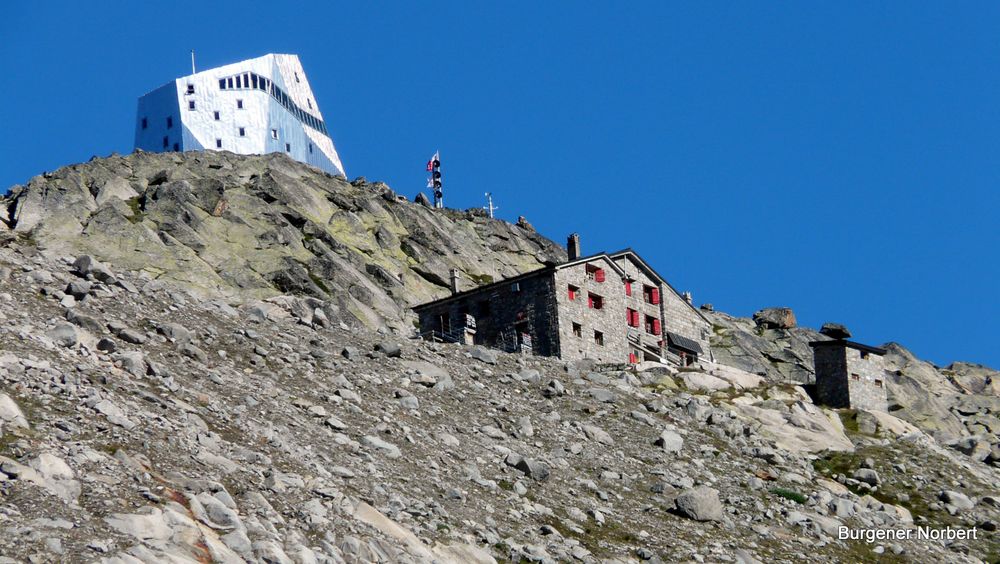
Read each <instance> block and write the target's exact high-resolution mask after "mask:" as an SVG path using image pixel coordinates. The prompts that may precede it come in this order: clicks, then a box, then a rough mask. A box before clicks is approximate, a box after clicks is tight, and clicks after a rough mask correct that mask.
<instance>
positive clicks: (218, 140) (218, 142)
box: [215, 139, 222, 149]
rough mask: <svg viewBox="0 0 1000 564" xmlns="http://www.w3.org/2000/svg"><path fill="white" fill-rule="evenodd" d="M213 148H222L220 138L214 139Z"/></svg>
mask: <svg viewBox="0 0 1000 564" xmlns="http://www.w3.org/2000/svg"><path fill="white" fill-rule="evenodd" d="M215 148H216V149H221V148H222V139H216V140H215Z"/></svg>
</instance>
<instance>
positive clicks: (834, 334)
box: [819, 323, 851, 339]
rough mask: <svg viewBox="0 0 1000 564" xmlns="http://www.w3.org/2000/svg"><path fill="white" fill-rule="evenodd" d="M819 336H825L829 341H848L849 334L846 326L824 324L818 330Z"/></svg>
mask: <svg viewBox="0 0 1000 564" xmlns="http://www.w3.org/2000/svg"><path fill="white" fill-rule="evenodd" d="M819 332H820V334H822V335H826V336H827V337H830V338H831V339H850V338H851V332H850V331H849V330H848V329H847V327H846V326H844V325H841V324H840V323H824V324H823V327H821V328H820V330H819Z"/></svg>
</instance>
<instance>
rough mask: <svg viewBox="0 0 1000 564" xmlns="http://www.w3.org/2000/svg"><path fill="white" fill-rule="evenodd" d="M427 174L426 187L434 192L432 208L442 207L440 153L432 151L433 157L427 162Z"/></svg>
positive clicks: (442, 191)
mask: <svg viewBox="0 0 1000 564" xmlns="http://www.w3.org/2000/svg"><path fill="white" fill-rule="evenodd" d="M427 172H429V173H431V177H430V178H428V179H427V187H428V188H432V189H433V190H434V207H435V208H439V209H440V208H443V207H444V190H442V188H441V186H442V185H441V151H434V156H433V157H431V160H429V161H427Z"/></svg>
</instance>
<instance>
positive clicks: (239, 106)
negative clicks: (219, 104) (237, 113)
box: [236, 100, 243, 110]
mask: <svg viewBox="0 0 1000 564" xmlns="http://www.w3.org/2000/svg"><path fill="white" fill-rule="evenodd" d="M236 109H237V110H242V109H243V100H236Z"/></svg>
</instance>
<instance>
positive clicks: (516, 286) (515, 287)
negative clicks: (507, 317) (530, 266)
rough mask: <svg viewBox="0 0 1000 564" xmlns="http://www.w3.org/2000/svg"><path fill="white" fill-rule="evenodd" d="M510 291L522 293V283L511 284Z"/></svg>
mask: <svg viewBox="0 0 1000 564" xmlns="http://www.w3.org/2000/svg"><path fill="white" fill-rule="evenodd" d="M510 291H511V292H520V291H521V283H520V282H514V283H513V284H511V285H510Z"/></svg>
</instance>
